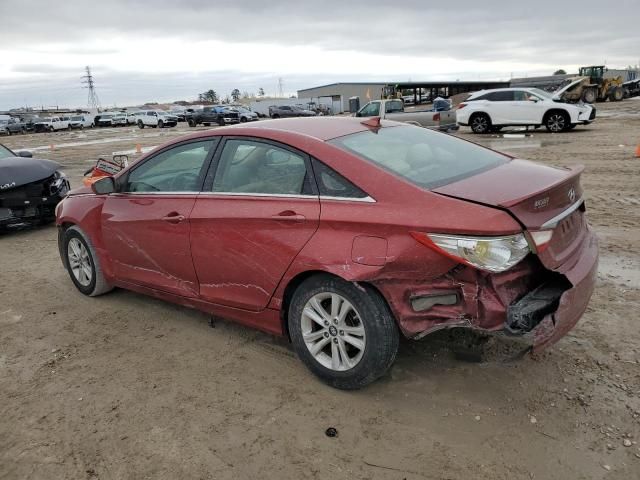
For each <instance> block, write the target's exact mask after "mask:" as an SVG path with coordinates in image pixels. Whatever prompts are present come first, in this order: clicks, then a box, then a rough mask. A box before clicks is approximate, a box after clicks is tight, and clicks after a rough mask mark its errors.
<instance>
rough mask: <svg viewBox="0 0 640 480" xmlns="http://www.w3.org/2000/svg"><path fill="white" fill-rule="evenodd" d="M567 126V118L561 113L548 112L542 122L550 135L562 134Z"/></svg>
mask: <svg viewBox="0 0 640 480" xmlns="http://www.w3.org/2000/svg"><path fill="white" fill-rule="evenodd" d="M569 124H570V119H569V116H568V115H567V114H566V113H565V112H561V111H555V112H553V111H552V112H549V113H548V114H547V117H546V118H545V121H544V126H545V127H547V130H549V131H550V132H551V133H558V132H562V131H563V130H565V129H566V128H567V126H568V125H569Z"/></svg>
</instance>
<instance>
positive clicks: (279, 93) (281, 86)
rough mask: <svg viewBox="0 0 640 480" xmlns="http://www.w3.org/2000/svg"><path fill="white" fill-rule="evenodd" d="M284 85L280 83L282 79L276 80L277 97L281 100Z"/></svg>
mask: <svg viewBox="0 0 640 480" xmlns="http://www.w3.org/2000/svg"><path fill="white" fill-rule="evenodd" d="M283 92H284V83H283V82H282V77H280V78H278V97H279V98H282V97H283V96H284V93H283Z"/></svg>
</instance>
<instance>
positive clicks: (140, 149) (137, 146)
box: [136, 143, 640, 153]
mask: <svg viewBox="0 0 640 480" xmlns="http://www.w3.org/2000/svg"><path fill="white" fill-rule="evenodd" d="M638 148H640V147H638ZM136 153H142V147H141V146H140V144H139V143H137V144H136Z"/></svg>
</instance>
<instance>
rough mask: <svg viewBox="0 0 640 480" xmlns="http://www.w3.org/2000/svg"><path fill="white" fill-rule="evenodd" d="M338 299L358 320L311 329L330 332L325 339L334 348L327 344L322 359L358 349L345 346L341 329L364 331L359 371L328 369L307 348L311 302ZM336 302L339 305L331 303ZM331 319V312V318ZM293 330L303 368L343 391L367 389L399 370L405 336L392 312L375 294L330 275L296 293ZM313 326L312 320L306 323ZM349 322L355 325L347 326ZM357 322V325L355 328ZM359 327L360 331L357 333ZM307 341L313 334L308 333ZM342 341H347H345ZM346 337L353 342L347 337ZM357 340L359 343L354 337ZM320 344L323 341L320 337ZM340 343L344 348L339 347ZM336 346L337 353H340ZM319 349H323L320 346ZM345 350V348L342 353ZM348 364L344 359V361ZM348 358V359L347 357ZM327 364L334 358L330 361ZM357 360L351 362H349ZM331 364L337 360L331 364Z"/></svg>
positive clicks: (307, 283)
mask: <svg viewBox="0 0 640 480" xmlns="http://www.w3.org/2000/svg"><path fill="white" fill-rule="evenodd" d="M324 294H328V295H330V294H338V295H339V296H341V297H342V298H343V299H345V300H347V301H348V302H349V303H350V304H351V305H352V306H353V307H354V310H353V316H352V317H349V315H351V314H349V315H347V316H346V317H345V322H344V323H338V321H337V320H336V319H334V320H336V323H335V326H334V325H332V324H331V323H328V324H327V323H325V326H319V325H318V324H317V323H313V322H312V323H311V325H312V327H311V328H316V329H320V330H316V331H313V333H317V332H318V331H324V333H321V336H322V337H324V338H327V339H328V341H327V342H328V343H323V345H324V347H323V348H322V349H321V350H320V354H321V355H327V354H326V353H324V351H325V349H327V348H328V349H329V350H330V351H332V349H333V348H335V349H336V350H339V348H342V349H343V350H341V351H343V352H347V350H346V349H345V347H346V348H348V349H349V350H350V351H352V352H353V350H354V347H353V346H352V344H351V343H350V342H346V341H345V340H344V338H345V337H344V335H345V331H343V330H341V329H340V326H342V327H343V328H344V329H345V330H346V329H347V328H349V327H351V328H359V329H362V328H364V337H363V339H362V341H364V348H363V349H357V348H356V349H355V350H356V351H358V352H361V353H358V354H356V358H358V357H357V355H360V356H359V359H358V361H357V362H356V363H355V365H354V366H352V367H350V368H346V369H343V370H338V369H332V368H328V367H327V366H325V365H323V364H322V363H321V361H320V360H318V359H316V357H314V355H312V353H311V352H310V350H309V347H307V344H306V343H305V340H304V338H303V322H304V321H305V320H304V319H303V311H304V309H305V306H306V305H307V302H309V301H310V300H311V299H312V298H313V297H315V296H316V295H321V296H322V295H324ZM331 301H333V300H331ZM325 313H327V312H325ZM288 315H289V317H288V325H289V334H290V335H291V341H292V343H293V346H294V348H295V350H296V353H297V354H298V357H299V358H300V360H302V362H303V363H304V364H305V365H306V366H307V368H309V370H311V371H312V372H313V373H314V374H315V375H316V376H318V377H319V378H320V379H321V380H322V381H323V382H325V383H327V384H328V385H330V386H332V387H335V388H340V389H343V390H354V389H358V388H362V387H364V386H366V385H368V384H370V383H371V382H373V381H375V380H376V379H378V378H379V377H381V376H382V375H384V374H385V372H386V371H387V370H388V369H389V367H391V365H392V364H393V362H394V360H395V358H396V354H397V352H398V344H399V333H398V327H397V325H396V322H395V320H394V318H393V315H392V314H391V311H390V310H389V307H388V306H387V304H386V302H385V301H384V299H383V298H382V297H381V296H380V294H379V293H378V292H377V291H375V290H374V289H373V288H371V287H368V286H364V285H358V286H356V285H354V284H353V283H349V282H346V281H344V280H342V279H340V278H337V277H333V276H330V275H315V276H313V277H310V278H308V279H307V280H305V281H304V282H303V283H302V284H301V285H300V286H299V287H298V288H297V289H296V291H295V293H294V295H293V298H292V300H291V304H290V306H289V312H288ZM306 321H307V322H309V320H308V319H307V320H306ZM347 322H349V323H347ZM353 322H355V323H353ZM353 325H356V326H355V327H353ZM330 331H331V332H332V333H331V334H329V332H330ZM306 333H307V335H308V333H309V332H306ZM340 336H342V337H340ZM346 336H349V334H348V333H346ZM351 338H352V339H353V338H354V337H351ZM319 340H320V341H323V342H324V340H323V338H320V337H319ZM338 340H339V341H340V343H338ZM334 344H335V347H334ZM316 345H317V344H316ZM338 345H340V347H338ZM338 356H339V357H340V358H344V356H342V355H338ZM347 356H349V355H348V353H347ZM327 358H329V357H328V356H327ZM351 360H353V358H350V359H349V361H351ZM328 361H329V362H331V359H329V360H328Z"/></svg>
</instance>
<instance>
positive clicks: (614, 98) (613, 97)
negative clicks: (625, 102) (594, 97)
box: [609, 87, 624, 102]
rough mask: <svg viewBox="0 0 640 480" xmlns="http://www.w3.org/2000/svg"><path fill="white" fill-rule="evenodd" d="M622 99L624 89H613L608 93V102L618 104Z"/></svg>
mask: <svg viewBox="0 0 640 480" xmlns="http://www.w3.org/2000/svg"><path fill="white" fill-rule="evenodd" d="M622 99H624V89H623V88H622V87H614V88H612V89H611V92H610V93H609V101H610V102H619V101H621V100H622Z"/></svg>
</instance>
